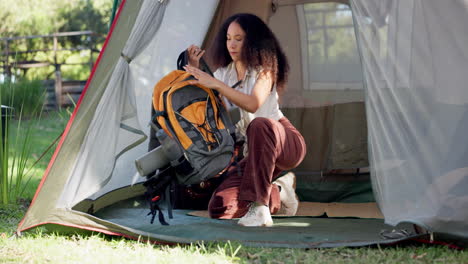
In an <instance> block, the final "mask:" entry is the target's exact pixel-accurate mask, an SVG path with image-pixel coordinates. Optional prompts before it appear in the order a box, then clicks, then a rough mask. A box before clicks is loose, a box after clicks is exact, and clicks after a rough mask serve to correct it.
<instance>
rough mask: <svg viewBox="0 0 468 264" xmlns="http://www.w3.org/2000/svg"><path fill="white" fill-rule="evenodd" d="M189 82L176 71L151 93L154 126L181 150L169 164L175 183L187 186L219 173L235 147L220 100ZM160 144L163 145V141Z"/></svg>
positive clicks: (231, 129) (209, 90) (232, 130)
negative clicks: (178, 155)
mask: <svg viewBox="0 0 468 264" xmlns="http://www.w3.org/2000/svg"><path fill="white" fill-rule="evenodd" d="M190 80H193V77H192V76H191V75H190V74H189V73H186V72H185V71H181V70H175V71H172V72H171V73H169V74H168V75H166V76H165V77H164V78H162V79H161V80H160V81H159V82H158V83H157V84H156V86H155V87H154V90H153V108H154V110H155V116H154V121H155V122H153V123H154V124H155V125H156V127H157V128H158V129H162V130H163V131H164V133H166V134H167V136H169V137H170V138H171V139H173V140H174V141H175V143H176V144H173V143H172V144H173V147H175V148H177V147H178V148H179V149H180V151H179V152H178V153H180V157H175V156H174V157H172V160H171V161H170V162H171V166H172V167H173V168H174V170H175V174H176V176H177V180H178V182H179V183H181V184H187V185H189V184H197V183H200V182H202V181H205V180H208V179H210V178H212V177H215V176H217V175H218V174H219V173H220V172H222V171H223V170H224V169H225V168H226V167H227V166H228V165H229V163H230V161H231V158H232V155H233V153H234V143H235V142H234V139H233V135H234V134H235V132H234V126H233V125H232V123H231V121H230V119H229V116H228V115H227V111H226V109H225V107H224V105H223V103H222V101H221V99H220V98H219V96H218V95H217V94H215V92H214V91H213V90H212V89H210V88H207V87H204V86H201V85H191V84H189V81H190ZM159 133H160V134H161V133H162V131H161V132H159ZM159 137H161V135H159ZM159 141H160V142H159V143H161V144H163V142H161V141H164V140H159ZM163 147H164V146H163Z"/></svg>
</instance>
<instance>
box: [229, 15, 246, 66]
mask: <svg viewBox="0 0 468 264" xmlns="http://www.w3.org/2000/svg"><path fill="white" fill-rule="evenodd" d="M226 37H227V40H226V47H227V50H228V51H229V54H230V55H231V58H232V60H233V61H234V62H237V61H239V60H240V59H241V58H242V56H241V55H242V46H243V45H244V39H245V32H244V30H242V28H241V26H240V25H239V24H238V23H237V22H232V23H231V24H230V25H229V27H228V30H227V36H226Z"/></svg>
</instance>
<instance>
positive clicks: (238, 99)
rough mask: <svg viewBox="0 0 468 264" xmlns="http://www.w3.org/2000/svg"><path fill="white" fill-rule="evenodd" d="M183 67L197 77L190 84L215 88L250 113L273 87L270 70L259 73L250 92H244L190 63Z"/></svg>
mask: <svg viewBox="0 0 468 264" xmlns="http://www.w3.org/2000/svg"><path fill="white" fill-rule="evenodd" d="M184 68H185V70H186V71H187V72H188V73H190V74H192V75H193V76H194V77H195V78H196V79H197V80H193V81H191V84H201V85H203V86H206V87H208V88H211V89H214V90H217V91H218V92H219V93H220V94H222V95H223V96H224V97H226V98H227V99H228V100H229V101H231V102H232V103H233V104H235V105H237V106H239V107H240V108H242V109H244V110H246V111H248V112H250V113H255V112H256V111H257V110H258V108H260V106H262V104H263V103H264V102H265V100H266V98H267V97H268V95H269V94H270V92H271V88H272V87H273V79H272V76H271V73H270V72H262V73H260V74H259V77H258V79H257V81H256V82H255V86H254V88H253V90H252V93H251V94H245V93H242V92H239V91H237V90H235V89H233V88H232V87H229V86H228V85H226V84H225V83H223V82H222V81H220V80H218V79H216V78H214V77H212V76H211V75H209V74H207V73H205V72H203V71H201V70H199V69H198V68H195V67H193V66H190V65H187V66H185V67H184Z"/></svg>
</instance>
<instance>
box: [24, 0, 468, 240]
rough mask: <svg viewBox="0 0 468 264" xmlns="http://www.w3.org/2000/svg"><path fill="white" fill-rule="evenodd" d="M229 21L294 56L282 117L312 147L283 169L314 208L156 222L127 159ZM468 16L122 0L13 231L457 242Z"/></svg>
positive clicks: (466, 114) (309, 0) (466, 127)
mask: <svg viewBox="0 0 468 264" xmlns="http://www.w3.org/2000/svg"><path fill="white" fill-rule="evenodd" d="M238 12H250V13H255V14H257V15H258V16H260V17H261V18H262V19H264V20H265V21H266V22H267V23H268V24H269V25H270V26H271V28H272V30H273V31H274V32H275V33H276V34H277V36H278V38H279V41H280V42H281V44H282V46H283V48H284V49H285V52H286V54H287V56H288V58H289V60H290V65H291V74H290V78H289V79H290V81H289V84H288V89H287V91H286V92H285V93H284V94H282V95H281V98H282V99H281V100H282V101H281V107H282V110H283V111H284V113H285V114H286V115H287V116H288V117H289V118H290V120H291V121H292V122H293V124H294V125H295V126H296V127H297V128H299V129H300V130H301V132H302V133H303V135H304V136H305V138H306V143H307V146H308V154H307V156H306V159H305V160H304V162H303V163H302V164H301V165H300V166H299V167H298V168H297V169H295V170H294V171H293V172H292V173H295V174H296V177H297V181H298V183H297V184H298V185H297V192H298V195H299V197H300V199H301V201H302V202H303V204H304V205H305V204H308V205H309V207H310V208H312V210H310V211H307V212H306V213H304V214H303V215H300V216H296V217H275V218H274V222H275V225H274V226H273V227H271V228H256V229H252V228H246V227H240V226H237V225H236V221H235V220H214V219H209V218H206V217H201V216H194V215H197V213H196V212H195V213H193V212H189V211H186V210H176V211H175V217H174V218H173V219H170V220H169V223H170V225H169V226H161V225H159V224H158V223H155V224H153V225H151V224H149V216H146V214H147V212H148V209H147V207H146V205H145V202H144V200H142V198H141V197H142V194H143V192H144V188H142V185H141V184H140V183H141V182H142V181H143V180H144V179H143V178H141V177H140V176H139V175H138V174H137V172H136V168H135V166H134V163H133V162H134V160H135V159H136V158H138V157H139V156H141V155H142V154H144V153H146V151H147V148H148V136H149V131H150V128H149V126H148V125H147V123H148V121H149V119H150V116H149V115H150V111H149V110H150V104H151V93H152V87H153V86H154V84H155V83H156V82H157V81H158V80H159V79H160V78H161V77H162V76H164V75H165V74H167V73H168V72H170V71H171V70H173V69H174V68H175V63H176V62H175V60H176V59H175V58H177V55H178V54H179V53H180V52H181V51H182V50H183V49H185V48H186V47H188V46H189V45H190V44H192V43H194V44H198V45H203V47H205V48H207V49H208V50H209V47H210V45H211V42H212V40H213V35H214V33H215V32H216V30H217V29H218V28H219V26H220V23H221V22H222V21H223V20H224V19H225V18H226V17H228V16H229V15H231V14H234V13H238ZM467 14H468V2H467V1H466V0H453V1H438V0H350V1H347V0H335V1H325V0H322V1H320V0H261V1H249V0H237V1H228V0H219V1H217V0H204V1H203V2H200V1H196V0H177V1H175V0H132V1H126V0H123V1H122V3H121V5H120V7H119V10H118V13H117V15H116V19H115V21H114V23H113V24H112V27H111V30H110V32H109V35H108V37H107V39H106V42H105V44H104V47H103V49H102V52H101V54H100V56H99V58H98V61H97V62H96V66H95V67H94V69H93V71H92V73H91V76H90V78H89V80H88V82H87V84H86V87H85V90H84V92H83V94H82V96H81V98H80V100H79V102H78V104H77V107H76V109H75V111H74V113H73V115H72V116H71V118H70V121H69V122H68V124H67V126H66V129H65V132H64V135H63V137H62V138H61V140H60V143H59V145H58V147H57V149H56V151H55V153H54V155H53V157H52V159H51V161H50V163H49V166H48V168H47V170H46V172H45V175H44V177H43V179H42V181H41V183H40V185H39V187H38V190H37V192H36V194H35V196H34V199H33V201H32V203H31V206H30V208H29V209H28V211H27V213H26V215H25V217H24V219H23V220H22V221H21V222H20V224H19V226H18V231H20V232H22V231H26V230H30V229H32V228H34V227H38V226H44V227H46V228H47V229H48V230H62V231H65V230H75V231H76V230H88V231H97V232H102V233H105V234H110V235H119V236H125V237H130V238H138V237H143V238H146V239H150V240H152V241H156V242H163V243H188V242H194V241H202V240H203V241H223V240H237V241H241V242H243V243H247V244H252V245H267V246H289V247H327V246H329V247H330V246H341V245H369V244H374V243H391V242H395V241H398V240H400V239H407V238H411V237H417V236H418V234H415V233H414V230H413V229H412V228H413V224H414V225H416V226H418V227H421V229H423V230H424V229H425V230H427V231H428V232H429V233H431V234H433V235H435V236H436V238H437V237H454V238H457V239H459V240H461V241H463V240H464V241H466V239H467V238H468V210H466V207H467V205H468V194H467V192H466V190H467V189H468V166H467V164H468V144H467V143H466V139H465V135H466V133H467V132H468V90H467V89H466V87H465V85H466V83H468V74H466V69H468V48H466V46H465V43H467V42H468V16H467ZM301 206H302V205H301ZM305 207H306V206H305ZM310 208H309V209H310ZM325 215H326V216H328V218H326V217H323V216H325ZM313 216H321V217H313ZM395 226H397V227H395ZM398 228H400V229H404V231H401V232H399V233H398V232H394V234H392V232H391V231H389V235H387V236H385V232H381V231H382V230H383V229H388V230H392V229H398ZM418 230H419V229H418ZM398 234H404V235H403V236H398Z"/></svg>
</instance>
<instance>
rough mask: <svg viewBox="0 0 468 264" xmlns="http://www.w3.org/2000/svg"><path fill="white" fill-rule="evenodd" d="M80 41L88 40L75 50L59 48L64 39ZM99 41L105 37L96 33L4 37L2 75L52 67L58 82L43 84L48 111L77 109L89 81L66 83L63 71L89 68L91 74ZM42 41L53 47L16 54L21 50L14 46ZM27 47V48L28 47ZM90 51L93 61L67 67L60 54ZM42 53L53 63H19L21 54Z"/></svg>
mask: <svg viewBox="0 0 468 264" xmlns="http://www.w3.org/2000/svg"><path fill="white" fill-rule="evenodd" d="M70 37H74V38H80V37H85V39H86V41H85V43H82V44H80V45H77V46H75V47H62V46H61V45H59V39H60V38H70ZM97 38H103V36H100V35H97V34H96V33H94V32H92V31H75V32H60V33H54V34H50V35H36V36H19V37H2V38H0V75H2V76H3V77H4V78H8V77H11V76H12V72H13V71H14V70H15V69H22V70H27V69H30V68H38V67H50V66H53V70H52V72H51V73H50V76H51V77H52V78H54V79H51V80H45V81H43V85H44V88H45V90H46V93H47V94H46V102H45V109H49V110H50V109H57V108H62V107H69V106H73V105H74V104H75V103H76V102H78V99H79V97H80V95H81V92H82V91H83V87H84V85H85V83H86V81H73V80H72V81H68V80H62V74H61V67H62V65H88V66H89V68H90V70H91V69H92V67H93V65H94V58H93V55H92V54H93V53H98V52H99V50H98V49H97V48H96V44H97V43H98V42H99V41H98V40H97ZM33 39H38V40H42V41H45V42H47V41H49V40H51V41H52V45H51V46H50V47H49V46H47V47H46V48H41V49H34V50H33V49H18V50H13V49H12V47H19V45H16V46H15V45H13V44H14V43H24V42H25V41H28V40H33ZM47 43H49V42H47ZM24 46H26V45H23V46H22V47H24ZM86 50H89V51H90V52H91V54H90V57H89V60H88V61H86V62H80V63H67V62H66V60H64V61H61V62H60V61H59V59H58V57H59V56H58V54H59V53H60V52H70V51H72V52H77V51H78V52H79V51H86ZM38 52H45V53H46V54H49V55H51V56H50V57H49V58H51V59H49V60H43V61H36V60H27V61H18V60H17V59H16V55H18V54H36V53H38Z"/></svg>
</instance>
